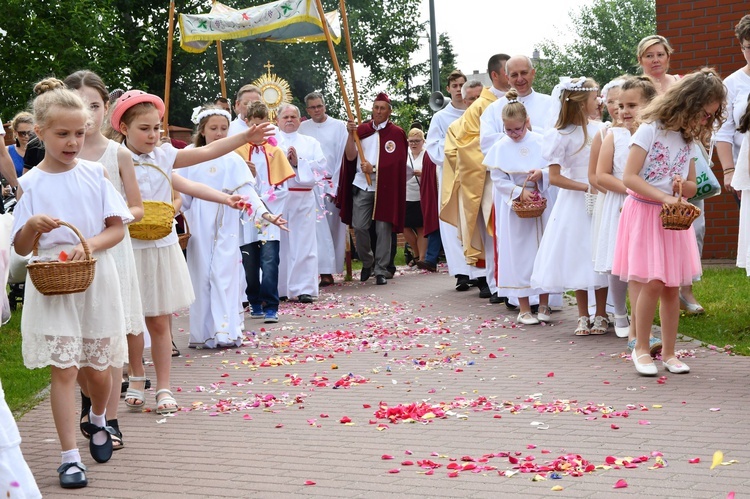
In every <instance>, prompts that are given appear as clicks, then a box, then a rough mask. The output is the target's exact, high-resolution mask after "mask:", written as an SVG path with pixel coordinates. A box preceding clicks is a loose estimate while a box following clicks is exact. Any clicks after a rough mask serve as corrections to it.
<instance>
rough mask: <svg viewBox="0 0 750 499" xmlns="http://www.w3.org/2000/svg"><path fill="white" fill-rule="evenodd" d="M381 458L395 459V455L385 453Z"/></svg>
mask: <svg viewBox="0 0 750 499" xmlns="http://www.w3.org/2000/svg"><path fill="white" fill-rule="evenodd" d="M380 459H393V456H391V455H390V454H383V455H382V456H380Z"/></svg>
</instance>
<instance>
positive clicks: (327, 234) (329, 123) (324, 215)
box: [299, 92, 349, 287]
mask: <svg viewBox="0 0 750 499" xmlns="http://www.w3.org/2000/svg"><path fill="white" fill-rule="evenodd" d="M305 106H306V107H307V114H309V115H310V119H309V120H305V121H303V122H302V123H301V124H300V126H299V133H301V134H302V135H307V136H309V137H312V138H314V139H316V140H317V141H318V142H319V143H320V148H321V149H322V150H323V154H324V155H325V157H326V174H325V177H324V179H323V181H322V182H320V183H318V184H316V185H315V187H313V192H314V193H315V199H316V201H317V203H318V223H317V224H316V225H315V228H316V236H317V238H318V239H317V241H318V273H319V274H320V286H321V287H323V286H330V285H331V284H333V274H340V273H342V272H343V271H344V257H345V253H346V234H347V226H346V224H344V223H343V222H342V221H341V217H340V216H339V209H338V208H337V207H336V204H335V198H336V192H337V191H338V185H339V175H340V172H341V162H342V160H343V158H344V149H345V148H346V139H347V138H348V137H349V132H347V130H346V122H344V121H341V120H337V119H335V118H331V117H330V116H328V115H327V114H326V105H325V100H324V99H323V94H321V93H319V92H311V93H309V94H307V96H305Z"/></svg>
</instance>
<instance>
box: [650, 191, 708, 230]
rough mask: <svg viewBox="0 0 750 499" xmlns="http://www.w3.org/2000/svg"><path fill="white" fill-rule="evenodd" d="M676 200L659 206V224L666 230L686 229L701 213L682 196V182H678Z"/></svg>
mask: <svg viewBox="0 0 750 499" xmlns="http://www.w3.org/2000/svg"><path fill="white" fill-rule="evenodd" d="M678 186H679V187H678V189H677V202H676V203H674V204H667V203H664V204H662V206H661V213H660V214H659V216H661V226H662V227H663V228H665V229H667V230H687V229H689V228H690V226H691V225H692V224H693V222H694V221H695V219H696V218H698V217H699V216H700V214H701V210H700V208H698V207H697V206H694V205H692V204H690V203H688V202H687V201H685V200H684V199H683V198H682V182H678Z"/></svg>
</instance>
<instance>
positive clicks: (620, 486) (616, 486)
mask: <svg viewBox="0 0 750 499" xmlns="http://www.w3.org/2000/svg"><path fill="white" fill-rule="evenodd" d="M627 486H628V482H626V481H625V480H623V479H622V478H621V479H619V480H617V483H615V484H614V485H613V486H612V488H613V489H624V488H625V487H627Z"/></svg>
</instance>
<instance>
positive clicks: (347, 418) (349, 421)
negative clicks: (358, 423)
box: [339, 416, 352, 423]
mask: <svg viewBox="0 0 750 499" xmlns="http://www.w3.org/2000/svg"><path fill="white" fill-rule="evenodd" d="M351 422H352V419H351V418H350V417H349V416H344V417H343V418H341V419H340V420H339V423H351Z"/></svg>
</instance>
